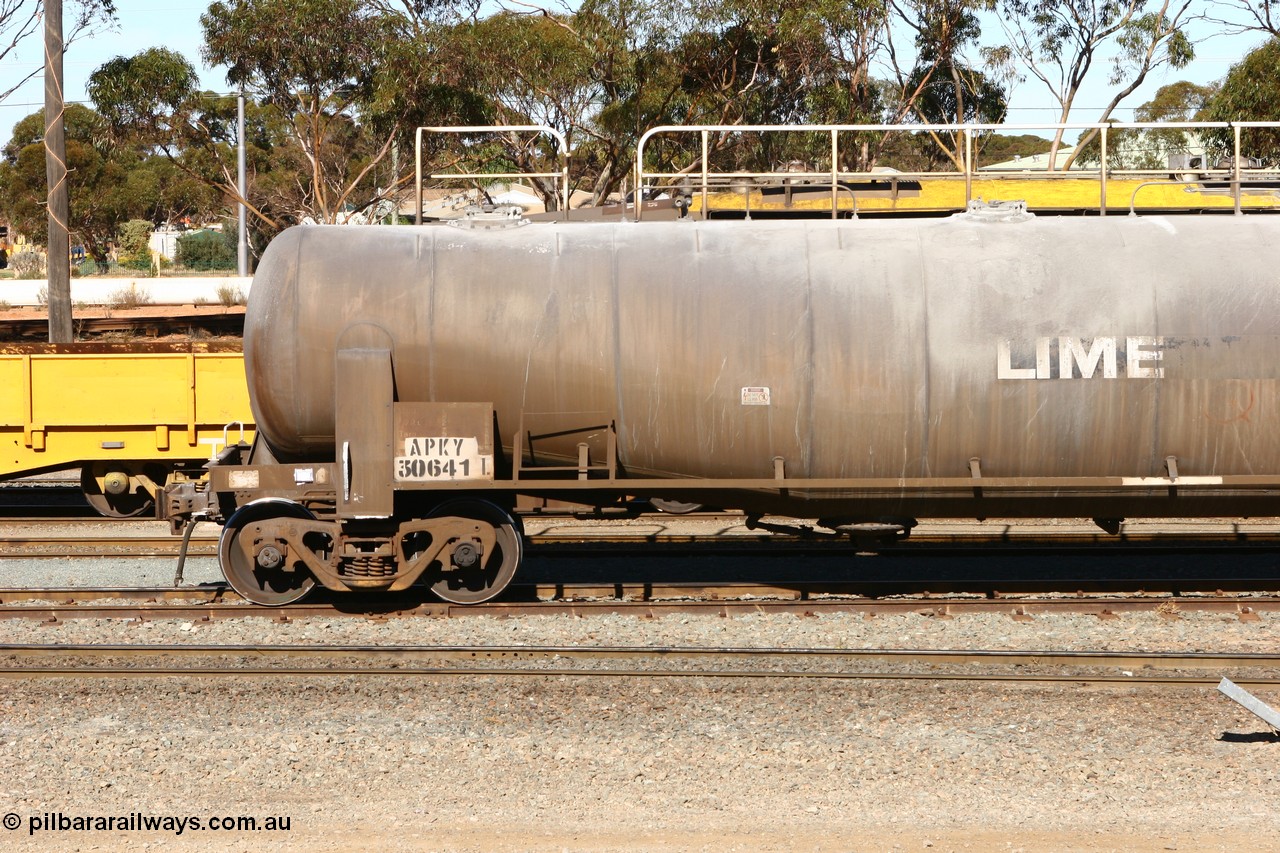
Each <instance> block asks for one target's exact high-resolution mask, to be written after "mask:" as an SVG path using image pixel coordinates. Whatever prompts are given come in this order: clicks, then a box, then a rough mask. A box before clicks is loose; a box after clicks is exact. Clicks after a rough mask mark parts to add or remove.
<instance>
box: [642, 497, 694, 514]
mask: <svg viewBox="0 0 1280 853" xmlns="http://www.w3.org/2000/svg"><path fill="white" fill-rule="evenodd" d="M649 504H650V505H651V506H652V507H653V508H654V509H656V510H658V511H659V512H665V513H667V514H668V515H688V514H689V513H691V512H697V511H698V510H700V509H702V504H697V503H692V502H690V501H669V500H667V499H666V498H649Z"/></svg>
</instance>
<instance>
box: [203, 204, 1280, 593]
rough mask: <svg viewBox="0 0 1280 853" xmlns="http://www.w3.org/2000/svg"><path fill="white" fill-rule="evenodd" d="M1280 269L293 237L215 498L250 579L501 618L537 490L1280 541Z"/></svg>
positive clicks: (259, 299)
mask: <svg viewBox="0 0 1280 853" xmlns="http://www.w3.org/2000/svg"><path fill="white" fill-rule="evenodd" d="M472 224H473V225H477V223H472ZM1277 246H1280V219H1276V218H1272V217H1262V216H1256V217H1243V218H1242V217H1183V218H1176V217H1141V218H1139V217H1106V218H1035V217H1029V216H1027V215H1025V214H1018V213H1016V212H1014V213H1010V212H1008V211H999V210H997V211H995V212H994V213H988V214H983V213H978V212H975V213H969V214H963V215H958V216H954V217H951V218H949V219H945V220H894V221H855V222H850V221H839V222H837V221H773V222H765V223H752V224H750V225H745V226H744V225H742V224H734V223H717V222H688V221H684V222H664V223H639V224H637V223H611V224H588V223H563V224H546V225H538V226H534V227H517V226H514V225H512V226H507V227H494V228H486V227H437V228H415V227H367V228H360V227H324V226H314V227H301V228H294V229H291V230H289V231H287V232H285V233H284V234H283V235H281V236H280V237H278V238H277V239H276V240H275V242H274V243H273V244H272V246H271V247H270V249H269V250H268V252H267V253H266V255H265V256H264V258H263V260H262V263H261V265H260V266H259V269H258V273H257V276H256V277H255V281H254V286H253V290H252V294H251V297H250V302H249V306H248V314H247V318H246V324H245V364H246V372H247V377H248V385H249V394H250V401H251V405H252V409H253V415H254V420H255V422H256V423H257V425H258V429H259V438H260V440H259V442H258V444H257V445H256V446H255V449H254V451H253V453H252V454H251V455H246V456H245V457H244V458H236V457H235V455H234V453H232V452H228V454H226V455H225V456H224V459H223V464H220V465H217V466H214V467H213V469H212V486H211V490H212V492H213V494H214V495H215V498H214V500H215V502H216V504H217V506H216V510H217V513H220V514H222V515H224V516H225V515H231V511H232V510H235V509H237V508H239V509H238V511H237V512H236V513H235V514H234V515H231V517H230V518H229V519H228V523H227V528H226V531H225V532H224V536H223V542H222V548H221V556H222V561H223V567H224V571H225V572H226V573H227V576H228V579H229V580H230V581H231V582H232V584H233V585H234V586H236V588H237V589H238V590H240V591H241V592H245V593H246V594H247V595H248V596H249V597H250V598H251V599H253V600H258V601H262V602H263V603H282V602H283V601H287V600H293V598H296V597H298V596H299V595H301V594H302V593H304V592H305V591H306V589H307V588H309V585H310V584H311V583H313V582H314V581H313V580H312V579H313V577H314V578H318V579H319V580H320V582H322V583H324V584H325V585H326V586H330V587H332V588H335V589H346V588H392V589H399V588H404V587H405V586H407V585H409V584H410V583H414V582H426V583H429V584H431V585H432V586H433V588H434V589H436V591H437V592H438V593H440V594H441V595H442V596H444V597H445V598H447V599H449V600H456V601H479V600H484V599H486V598H488V597H491V596H492V595H495V594H497V592H499V591H501V588H502V587H503V586H505V584H506V582H507V581H509V579H510V575H511V573H512V572H514V569H515V565H516V564H518V561H519V533H518V530H517V529H516V525H515V523H514V522H513V521H512V520H511V518H510V516H509V515H508V514H507V512H506V510H507V508H509V507H510V506H511V505H512V502H513V500H514V496H515V495H516V494H533V495H543V496H553V497H562V498H564V497H569V498H570V499H574V500H584V501H585V500H595V501H600V500H613V499H616V498H617V496H619V495H623V494H630V495H641V496H653V497H660V498H670V499H675V500H688V501H705V502H710V503H714V504H717V505H722V506H731V507H736V508H741V509H744V510H746V511H747V512H749V513H758V514H762V513H776V514H784V515H790V516H795V517H800V518H817V519H819V523H820V524H822V525H825V526H828V527H831V528H834V529H837V530H840V529H854V528H850V527H848V525H857V524H858V523H862V522H876V521H882V520H884V519H886V518H893V519H911V518H918V517H923V516H930V517H963V516H970V517H973V516H976V517H986V516H1080V517H1093V518H1100V519H1105V518H1121V517H1125V516H1143V515H1159V516H1175V517H1183V516H1211V515H1251V514H1252V515H1263V514H1280V438H1278V437H1277V430H1276V426H1277V417H1278V415H1280V412H1278V411H1277V407H1278V406H1280V399H1278V395H1277V378H1278V377H1280V288H1277V284H1280V282H1278V281H1277V278H1278V277H1280V272H1277V270H1280V249H1277ZM902 523H904V524H909V522H902Z"/></svg>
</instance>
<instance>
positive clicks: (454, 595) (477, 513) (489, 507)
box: [426, 500, 524, 604]
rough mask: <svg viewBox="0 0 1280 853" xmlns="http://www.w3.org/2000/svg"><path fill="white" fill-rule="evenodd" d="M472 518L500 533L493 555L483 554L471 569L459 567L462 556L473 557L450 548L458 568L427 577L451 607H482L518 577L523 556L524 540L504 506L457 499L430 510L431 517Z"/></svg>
mask: <svg viewBox="0 0 1280 853" xmlns="http://www.w3.org/2000/svg"><path fill="white" fill-rule="evenodd" d="M446 516H447V517H453V518H469V519H472V520H474V521H479V522H482V523H485V524H488V525H490V526H492V527H493V529H494V533H496V534H497V541H496V542H495V543H494V552H493V553H492V554H481V555H479V559H478V560H476V561H475V562H474V563H473V565H472V566H471V567H470V568H460V567H458V566H457V565H456V563H457V562H458V561H459V553H461V554H462V555H464V556H463V557H462V559H466V557H467V556H472V555H473V552H468V551H467V550H466V549H458V551H454V549H448V550H449V551H450V552H452V553H453V554H454V556H453V557H452V558H451V559H452V561H453V562H454V563H455V565H454V566H453V567H452V568H450V569H449V570H448V571H441V573H440V575H439V577H437V578H434V579H433V577H432V576H427V578H426V582H427V583H428V584H430V586H431V591H432V592H433V593H435V594H436V595H437V596H439V597H440V598H442V599H444V600H445V601H448V602H450V603H452V604H480V603H481V602H485V601H488V600H489V599H491V598H493V597H494V596H496V595H498V594H499V593H501V592H502V591H503V590H504V589H506V588H507V584H509V583H511V579H512V578H513V577H515V573H516V569H517V568H519V566H520V560H521V558H522V557H523V556H524V537H523V536H522V535H521V533H520V531H519V530H518V529H517V527H516V522H515V520H514V519H512V517H511V516H510V515H509V514H508V513H507V512H506V511H505V510H503V509H502V508H501V507H499V506H497V505H496V504H492V503H489V502H488V501H482V500H456V501H449V502H447V503H443V504H441V505H440V506H438V507H436V508H435V509H434V510H432V511H431V515H430V516H429V517H431V518H442V517H446Z"/></svg>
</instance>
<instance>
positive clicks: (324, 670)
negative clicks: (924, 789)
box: [0, 644, 1280, 686]
mask: <svg viewBox="0 0 1280 853" xmlns="http://www.w3.org/2000/svg"><path fill="white" fill-rule="evenodd" d="M0 655H5V656H8V657H9V658H16V659H23V658H41V657H56V658H67V657H72V658H74V657H89V658H94V657H106V658H120V657H128V658H138V657H205V658H207V657H218V656H222V657H226V656H240V657H242V658H244V659H246V660H259V659H264V658H267V659H295V658H308V657H310V658H337V659H347V658H353V657H356V658H384V659H385V658H391V659H396V660H403V659H406V658H407V659H415V660H420V659H434V660H440V659H444V660H476V659H494V658H501V659H508V660H512V661H516V660H521V661H524V660H532V659H534V658H545V659H552V660H564V659H577V660H616V659H619V658H624V659H641V660H646V661H653V660H666V659H680V660H683V661H692V660H704V661H706V660H723V659H751V658H754V659H757V660H758V659H769V658H781V659H798V658H815V659H818V660H823V659H825V660H841V661H844V662H847V663H853V664H859V665H866V664H872V663H875V664H885V663H894V664H904V663H905V664H926V665H931V666H939V665H952V666H958V665H974V664H997V665H1004V666H1038V667H1094V668H1098V667H1106V668H1122V667H1133V668H1135V669H1157V668H1159V669H1170V670H1213V671H1215V673H1218V672H1220V671H1221V670H1223V669H1231V670H1236V669H1253V670H1258V669H1274V668H1277V667H1280V655H1271V654H1249V653H1241V654H1216V653H1190V654H1188V653H1172V654H1167V653H1159V652H1145V653H1144V652H1070V651H1031V652H1025V651H1007V650H954V649H939V650H915V649H831V648H765V647H756V648H743V647H722V648H689V647H581V646H394V647H393V646H240V645H228V646H180V645H59V644H10V645H3V646H0ZM462 675H467V676H490V677H511V676H525V677H528V676H537V677H542V678H547V677H575V676H576V677H582V676H587V677H597V678H599V677H612V678H620V677H644V678H696V677H702V678H708V677H710V678H757V679H758V678H808V679H839V680H893V681H962V682H997V683H999V682H1013V683H1037V682H1038V683H1071V684H1109V685H1114V684H1125V685H1133V684H1148V685H1176V686H1212V685H1216V684H1217V683H1218V682H1219V681H1220V679H1221V676H1220V674H1215V675H1213V676H1187V675H1177V676H1171V675H1150V674H1132V673H1126V674H1120V675H1112V674H1096V673H1088V672H1081V673H1070V674H1063V673H1043V672H1018V673H1012V674H1010V673H1001V672H988V673H975V672H972V671H970V672H958V671H957V672H946V671H943V672H937V671H935V672H927V673H922V672H909V671H876V670H856V671H855V670H832V669H820V670H800V669H788V670H776V669H773V670H770V669H761V670H743V669H705V668H690V669H662V668H631V669H614V668H610V669H573V668H565V667H555V668H538V667H517V666H512V667H439V666H436V667H416V666H415V667H387V666H379V667H372V666H358V667H357V666H337V667H316V666H311V667H293V666H290V667H262V666H244V665H221V666H190V667H173V666H164V667H121V666H115V665H112V666H105V667H98V666H87V665H79V666H68V665H56V666H40V667H13V666H10V667H4V668H2V669H0V677H7V678H23V679H30V678H50V677H74V678H83V677H94V678H101V677H111V678H153V677H160V676H199V677H216V676H240V677H248V676H252V677H280V676H309V677H314V676H401V677H403V676H418V677H421V676H436V677H443V676H453V677H457V676H462ZM1234 680H1235V681H1236V683H1237V684H1243V685H1249V686H1280V678H1273V677H1262V676H1240V677H1237V678H1236V679H1234Z"/></svg>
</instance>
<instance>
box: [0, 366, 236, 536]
mask: <svg viewBox="0 0 1280 853" xmlns="http://www.w3.org/2000/svg"><path fill="white" fill-rule="evenodd" d="M252 428H253V424H252V416H251V414H250V411H249V396H248V392H247V390H246V386H245V379H244V359H243V356H242V353H241V347H240V344H239V343H233V344H214V343H173V344H170V343H149V344H103V343H83V344H0V479H11V478H14V477H20V476H26V475H30V474H36V473H41V472H45V471H59V470H64V469H67V468H75V467H77V466H79V467H80V468H81V484H82V486H83V488H84V492H85V497H86V498H87V499H88V501H89V503H90V505H92V506H93V507H94V508H95V509H96V510H98V511H99V512H101V513H102V514H104V515H108V516H113V517H129V516H135V515H140V514H142V513H144V512H146V511H147V510H149V509H150V508H151V507H152V506H153V505H154V501H155V498H156V496H157V495H158V494H160V493H161V492H162V491H163V489H164V485H165V482H166V481H171V480H172V479H174V478H183V477H193V478H194V477H196V476H198V474H199V469H200V466H202V465H203V464H204V462H205V461H207V460H208V459H209V458H210V457H211V456H212V455H214V454H215V453H217V451H218V450H219V449H220V447H221V446H222V445H223V444H224V443H225V442H227V441H231V442H237V441H240V440H241V439H243V440H245V441H249V440H251V439H252V437H253V436H252Z"/></svg>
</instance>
